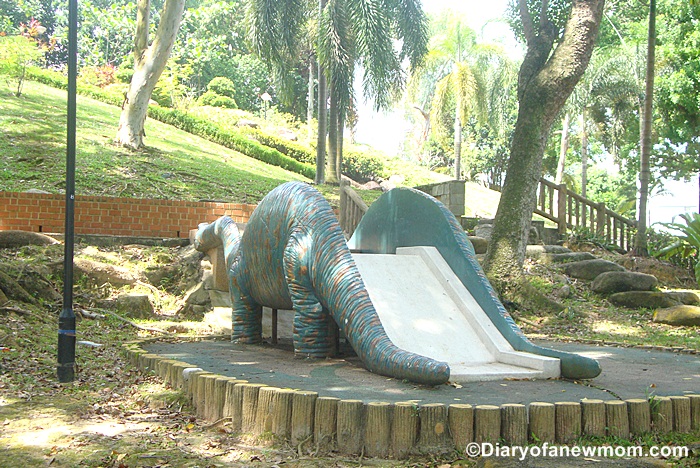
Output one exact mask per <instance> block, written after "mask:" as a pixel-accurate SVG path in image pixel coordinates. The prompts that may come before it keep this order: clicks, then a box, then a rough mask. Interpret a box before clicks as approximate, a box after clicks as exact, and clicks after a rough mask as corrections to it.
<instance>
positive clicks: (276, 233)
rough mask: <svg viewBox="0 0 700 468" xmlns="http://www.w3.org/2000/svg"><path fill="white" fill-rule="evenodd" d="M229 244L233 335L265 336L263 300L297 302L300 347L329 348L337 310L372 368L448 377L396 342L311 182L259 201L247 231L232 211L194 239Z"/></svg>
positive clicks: (322, 352)
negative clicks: (376, 308) (330, 326)
mask: <svg viewBox="0 0 700 468" xmlns="http://www.w3.org/2000/svg"><path fill="white" fill-rule="evenodd" d="M218 245H223V249H224V258H225V259H226V264H227V269H228V276H229V290H230V293H231V300H232V302H233V316H232V317H233V318H232V330H233V331H232V340H234V341H236V342H240V343H259V342H261V340H262V323H261V320H262V306H267V307H271V308H275V309H292V308H293V309H294V311H295V316H294V350H295V352H296V353H299V354H302V355H307V356H314V357H325V356H328V355H329V354H330V352H331V346H332V340H331V336H330V333H329V321H330V318H331V317H332V319H333V320H335V322H336V323H337V324H338V326H339V327H340V329H341V330H342V331H343V333H344V334H345V336H346V337H347V338H348V340H349V341H350V344H351V345H352V347H353V349H354V350H355V352H356V353H357V355H358V356H359V357H360V359H361V360H362V362H363V363H364V364H365V366H366V367H367V368H368V369H369V370H370V371H372V372H375V373H378V374H382V375H386V376H389V377H395V378H397V379H406V380H410V381H413V382H418V383H424V384H428V385H438V384H442V383H445V382H447V380H448V378H449V375H450V369H449V366H448V365H447V364H446V363H444V362H438V361H436V360H434V359H430V358H428V357H425V356H420V355H418V354H414V353H411V352H408V351H404V350H402V349H399V348H397V347H396V346H395V345H394V344H393V343H392V342H391V340H390V339H389V338H388V337H387V335H386V332H385V331H384V327H383V326H382V324H381V322H380V320H379V317H378V316H377V312H376V310H375V309H374V306H373V305H372V302H371V301H370V298H369V295H368V293H367V290H366V288H365V286H364V283H363V282H362V277H361V276H360V273H359V271H358V270H357V267H356V266H355V262H354V261H353V259H352V255H351V253H350V250H349V249H348V247H347V244H346V242H345V238H344V236H343V233H342V231H341V229H340V226H339V224H338V221H337V219H336V217H335V215H334V214H333V211H332V209H331V207H330V205H329V204H328V202H327V201H326V200H325V199H324V198H323V196H322V195H321V194H320V193H319V192H318V191H316V190H315V189H314V188H312V187H310V186H309V185H306V184H303V183H299V182H289V183H286V184H283V185H280V186H279V187H277V188H275V189H274V190H272V191H271V192H270V193H269V194H268V195H267V196H266V197H265V198H264V199H263V200H262V201H261V202H260V204H259V205H258V207H257V208H256V209H255V211H254V212H253V214H252V215H251V217H250V220H249V221H248V224H247V226H246V229H245V231H244V233H243V235H240V233H239V231H238V228H237V227H236V224H235V223H234V222H233V221H232V220H231V219H230V218H229V217H227V216H224V217H222V218H219V219H218V220H217V221H215V222H214V223H211V224H208V225H200V228H199V230H198V232H197V236H196V240H195V247H196V248H197V249H198V250H200V251H206V250H209V249H211V248H213V247H215V246H218Z"/></svg>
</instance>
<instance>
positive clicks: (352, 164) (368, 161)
mask: <svg viewBox="0 0 700 468" xmlns="http://www.w3.org/2000/svg"><path fill="white" fill-rule="evenodd" d="M342 172H343V174H345V175H346V176H348V177H350V178H351V179H352V180H354V181H356V182H368V181H370V180H375V179H378V178H381V177H382V176H383V172H384V164H382V161H381V160H380V159H379V158H377V157H375V156H373V155H371V154H369V153H365V152H360V151H346V152H345V153H344V155H343V167H342Z"/></svg>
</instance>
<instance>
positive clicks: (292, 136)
mask: <svg viewBox="0 0 700 468" xmlns="http://www.w3.org/2000/svg"><path fill="white" fill-rule="evenodd" d="M279 136H280V138H284V139H285V140H289V141H297V140H299V137H297V135H296V133H294V132H292V131H290V130H282V131H281V132H280V133H279Z"/></svg>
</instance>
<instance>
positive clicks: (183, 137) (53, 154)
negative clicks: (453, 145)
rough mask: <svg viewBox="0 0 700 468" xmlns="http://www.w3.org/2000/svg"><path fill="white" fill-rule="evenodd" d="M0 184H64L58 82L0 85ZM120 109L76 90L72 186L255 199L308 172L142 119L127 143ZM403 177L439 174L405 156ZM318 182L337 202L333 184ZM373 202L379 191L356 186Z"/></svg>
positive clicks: (140, 194)
mask: <svg viewBox="0 0 700 468" xmlns="http://www.w3.org/2000/svg"><path fill="white" fill-rule="evenodd" d="M0 96H1V97H2V99H0V130H1V132H2V133H0V190H5V191H25V190H29V189H40V190H45V191H47V192H51V193H57V192H60V191H62V190H63V188H64V185H65V140H66V137H65V122H66V111H65V107H66V105H65V96H66V93H65V91H63V90H58V89H55V88H50V87H48V86H45V85H42V84H39V83H33V82H27V83H26V85H25V89H24V94H23V95H22V96H21V97H19V98H17V97H15V96H14V95H13V94H12V93H11V92H10V90H9V89H8V88H0ZM119 112H120V109H119V108H117V107H114V106H110V105H108V104H104V103H101V102H99V101H95V100H93V99H90V98H85V97H81V96H79V97H78V130H77V151H78V154H77V161H76V169H77V171H76V193H77V194H79V195H107V196H123V197H135V198H170V199H181V200H202V199H204V200H221V201H232V202H242V203H257V202H258V201H259V200H260V199H261V198H262V197H263V196H264V195H265V194H266V193H267V192H269V191H270V190H271V189H272V188H274V187H275V186H277V185H279V184H281V183H283V182H286V181H290V180H300V181H305V182H311V181H310V180H309V179H306V178H305V177H303V176H301V175H299V174H296V173H293V172H289V171H286V170H284V169H281V168H279V167H276V166H271V165H268V164H265V163H263V162H260V161H258V160H255V159H253V158H250V157H247V156H245V155H242V154H241V153H238V152H236V151H233V150H230V149H227V148H224V147H222V146H219V145H216V144H214V143H211V142H209V141H207V140H204V139H202V138H199V137H196V136H193V135H191V134H188V133H185V132H182V131H180V130H178V129H175V128H173V127H171V126H169V125H165V124H162V123H160V122H158V121H155V120H152V119H149V120H147V121H146V145H147V148H145V149H144V150H142V151H130V150H128V149H125V148H121V147H118V146H116V145H114V144H113V143H112V140H113V137H114V135H115V133H116V128H117V125H118V122H119ZM392 168H393V169H395V172H400V171H404V172H406V175H407V183H414V182H415V183H416V184H419V183H429V182H431V181H436V180H439V175H437V174H434V173H431V172H429V171H427V170H425V169H423V168H419V167H417V166H416V167H414V166H412V165H409V164H406V165H405V166H404V167H399V168H396V167H392ZM318 189H319V190H320V191H321V192H322V193H323V194H324V196H326V198H327V199H328V200H329V201H330V202H331V204H333V205H337V201H338V189H337V187H334V186H328V185H322V186H319V187H318ZM360 195H361V196H362V197H363V198H364V199H365V201H367V202H369V203H371V202H372V201H373V200H375V199H376V198H377V197H378V196H379V193H378V192H370V191H367V192H361V193H360Z"/></svg>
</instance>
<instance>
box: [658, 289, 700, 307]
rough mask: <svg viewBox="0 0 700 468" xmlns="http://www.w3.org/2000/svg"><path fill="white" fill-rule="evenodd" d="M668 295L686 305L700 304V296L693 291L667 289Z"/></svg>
mask: <svg viewBox="0 0 700 468" xmlns="http://www.w3.org/2000/svg"><path fill="white" fill-rule="evenodd" d="M666 295H667V296H669V297H671V298H673V299H674V300H677V301H678V302H679V303H681V304H685V305H697V304H700V296H698V295H697V294H696V293H694V292H693V291H666Z"/></svg>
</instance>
